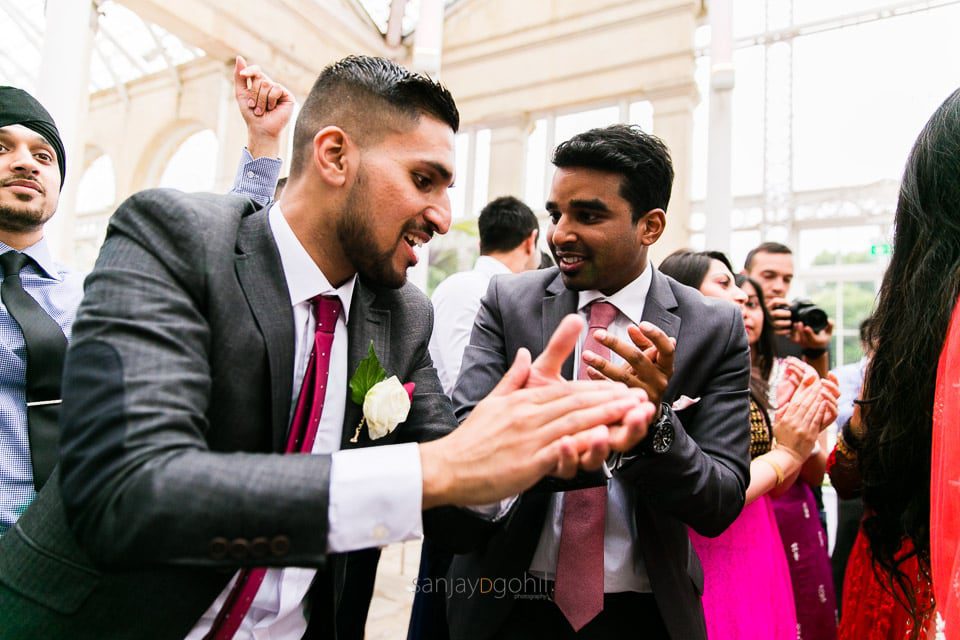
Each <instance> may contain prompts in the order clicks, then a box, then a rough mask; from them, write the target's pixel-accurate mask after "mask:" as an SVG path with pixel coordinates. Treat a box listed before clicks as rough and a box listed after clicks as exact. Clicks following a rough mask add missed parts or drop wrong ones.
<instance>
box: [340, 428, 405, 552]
mask: <svg viewBox="0 0 960 640" xmlns="http://www.w3.org/2000/svg"><path fill="white" fill-rule="evenodd" d="M422 505H423V474H422V470H421V468H420V446H419V445H418V444H417V443H409V444H401V445H391V446H386V447H367V448H363V449H346V450H343V451H337V452H335V453H334V454H333V456H332V464H331V467H330V506H329V512H328V522H329V526H330V530H329V532H328V535H327V548H328V551H329V552H330V553H344V552H347V551H356V550H357V549H368V548H371V547H382V546H384V545H387V544H391V543H393V542H402V541H404V540H412V539H415V538H420V537H421V536H422V535H423V518H422V516H421V510H422Z"/></svg>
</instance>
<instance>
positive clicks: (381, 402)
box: [350, 342, 416, 443]
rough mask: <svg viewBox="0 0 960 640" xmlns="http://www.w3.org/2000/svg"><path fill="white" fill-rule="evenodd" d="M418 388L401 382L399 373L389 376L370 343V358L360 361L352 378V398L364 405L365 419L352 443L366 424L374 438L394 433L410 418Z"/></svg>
mask: <svg viewBox="0 0 960 640" xmlns="http://www.w3.org/2000/svg"><path fill="white" fill-rule="evenodd" d="M415 388H416V384H414V383H413V382H408V383H406V384H401V383H400V380H398V379H397V376H391V377H390V378H387V372H386V371H384V369H383V367H382V366H380V361H379V360H378V359H377V354H376V352H375V351H374V350H373V342H371V343H370V349H369V350H368V352H367V357H366V358H364V359H363V360H361V361H360V364H359V365H358V366H357V370H356V372H355V373H354V374H353V377H352V378H351V379H350V397H351V399H352V400H353V401H354V402H355V403H356V404H358V405H360V406H361V407H363V418H361V420H360V424H358V425H357V430H356V432H355V433H354V434H353V437H352V438H351V439H350V442H353V443H356V442H358V440H359V438H360V431H361V430H362V429H363V425H364V423H366V425H367V433H368V434H369V436H370V439H371V440H378V439H380V438H382V437H384V436H385V435H388V434H389V433H391V432H393V430H394V429H396V428H397V425H398V424H400V423H401V422H403V421H404V420H406V419H407V415H409V413H410V406H411V405H412V403H413V391H414V389H415Z"/></svg>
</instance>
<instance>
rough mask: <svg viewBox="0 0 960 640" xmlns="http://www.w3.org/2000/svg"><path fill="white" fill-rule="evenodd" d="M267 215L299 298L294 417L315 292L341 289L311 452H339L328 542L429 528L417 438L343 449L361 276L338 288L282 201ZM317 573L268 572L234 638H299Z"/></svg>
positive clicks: (360, 543)
mask: <svg viewBox="0 0 960 640" xmlns="http://www.w3.org/2000/svg"><path fill="white" fill-rule="evenodd" d="M269 222H270V229H271V231H272V232H273V236H274V239H275V240H276V242H277V249H278V250H279V252H280V262H281V263H282V265H283V273H284V276H285V278H286V281H287V288H288V290H289V292H290V302H291V304H292V305H293V322H294V354H295V356H294V368H293V375H294V380H293V383H294V384H293V398H292V400H291V411H290V414H291V416H292V414H293V407H294V406H295V405H296V402H297V398H298V396H299V394H300V385H301V383H302V382H303V376H304V373H305V371H306V367H307V361H308V360H309V357H310V351H311V349H312V348H313V336H314V331H315V328H316V320H315V318H314V317H313V313H312V311H311V304H310V299H311V298H313V297H314V296H317V295H335V296H337V297H338V298H340V302H341V304H342V305H343V313H342V314H340V316H339V318H338V319H337V326H336V328H335V329H334V334H333V348H332V350H331V353H330V372H329V377H328V382H327V389H326V395H325V396H324V405H323V415H322V417H321V419H320V426H319V429H318V431H317V439H316V441H315V442H314V444H313V453H315V454H320V453H332V454H333V455H332V456H331V458H332V464H331V469H330V504H329V508H328V521H329V530H328V532H327V549H328V551H330V552H331V553H341V552H346V551H355V550H357V549H366V548H369V547H377V546H383V545H386V544H389V543H392V542H400V541H403V540H411V539H414V538H419V537H421V536H422V535H423V523H422V520H421V507H422V491H423V480H422V475H421V469H420V449H419V445H417V444H416V443H410V444H401V445H392V446H384V447H369V448H364V449H352V450H346V451H338V450H339V448H340V439H341V434H342V432H343V416H344V411H345V405H344V400H345V398H346V391H347V379H348V375H349V374H350V372H348V371H347V323H348V321H349V313H350V302H351V301H352V300H353V290H354V286H355V283H356V276H354V277H353V278H351V279H349V280H348V281H347V282H345V283H344V284H343V285H341V286H340V287H338V288H334V287H333V286H332V285H331V284H330V283H329V281H328V280H327V278H326V277H325V276H324V275H323V272H321V271H320V269H319V268H318V267H317V265H316V263H315V262H314V261H313V259H311V258H310V256H309V254H307V251H306V249H304V248H303V245H302V244H301V243H300V241H299V240H298V239H297V237H296V236H295V235H294V233H293V230H292V229H291V228H290V225H288V224H287V221H286V219H285V218H284V217H283V213H282V212H281V211H280V206H279V205H278V204H274V205H273V207H271V209H270V213H269ZM315 574H316V570H315V569H301V568H285V569H280V568H276V569H270V570H269V571H267V574H266V577H265V578H264V580H263V584H262V585H261V586H260V590H259V591H258V592H257V596H256V598H254V600H253V604H252V605H251V606H250V611H249V612H248V613H247V615H246V617H245V618H244V619H243V622H242V624H241V626H240V628H239V629H238V630H237V633H236V635H235V636H234V638H236V639H237V640H241V639H245V640H268V639H269V640H281V639H282V640H287V639H290V640H294V639H299V638H300V637H301V636H302V635H303V634H304V632H305V631H306V628H307V621H306V618H305V617H304V613H303V603H304V600H305V598H306V595H307V592H308V591H309V589H310V583H311V582H312V581H313V577H314V575H315ZM235 581H236V576H234V579H233V580H231V581H230V584H228V585H227V588H226V589H224V590H223V592H222V593H221V594H220V595H219V596H218V597H217V599H216V600H215V601H214V603H213V604H212V605H211V606H210V608H209V609H207V611H206V612H205V613H204V614H203V616H201V618H200V620H199V621H198V622H197V624H196V626H195V627H194V628H193V629H192V630H191V631H190V633H189V634H188V635H187V639H188V640H200V639H201V638H203V636H204V635H206V633H207V632H208V631H209V630H210V627H211V626H212V624H213V621H214V620H215V619H216V617H217V614H219V612H220V609H221V608H222V607H223V603H224V601H225V600H226V597H227V595H228V594H229V593H230V590H231V589H232V588H233V584H234V582H235Z"/></svg>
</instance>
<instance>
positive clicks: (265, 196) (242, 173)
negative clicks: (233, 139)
mask: <svg viewBox="0 0 960 640" xmlns="http://www.w3.org/2000/svg"><path fill="white" fill-rule="evenodd" d="M281 166H283V161H282V160H280V158H254V157H253V156H252V155H250V152H249V151H248V150H247V148H246V147H244V148H243V151H242V152H241V153H240V164H239V165H238V166H237V175H236V177H235V178H234V179H233V187H232V188H231V189H230V193H236V194H238V195H242V196H246V197H248V198H250V199H251V200H253V201H254V202H256V203H257V204H259V205H262V206H266V205H267V204H269V203H270V202H271V201H272V200H273V193H274V191H275V190H276V188H277V180H278V179H279V178H280V167H281Z"/></svg>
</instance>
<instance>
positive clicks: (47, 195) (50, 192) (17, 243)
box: [0, 87, 66, 275]
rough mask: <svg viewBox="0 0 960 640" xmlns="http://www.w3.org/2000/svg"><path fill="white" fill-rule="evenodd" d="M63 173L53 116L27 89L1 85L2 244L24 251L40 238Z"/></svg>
mask: <svg viewBox="0 0 960 640" xmlns="http://www.w3.org/2000/svg"><path fill="white" fill-rule="evenodd" d="M65 175H66V159H65V155H64V149H63V142H62V141H61V140H60V133H59V131H57V125H56V123H54V121H53V118H52V117H51V116H50V114H49V113H48V112H47V110H46V109H44V108H43V105H41V104H40V103H39V102H37V100H36V99H35V98H34V97H33V96H31V95H30V94H29V93H27V92H26V91H23V90H22V89H17V88H15V87H0V242H3V243H5V244H6V245H7V246H8V247H10V248H13V249H17V250H23V249H25V248H26V247H30V246H32V245H35V244H37V243H38V242H39V241H40V240H41V238H42V237H43V225H44V223H45V222H46V221H47V220H49V219H50V217H51V216H52V215H53V214H54V212H55V211H56V210H57V203H58V201H59V199H60V190H61V189H62V188H63V179H64V177H65ZM40 266H44V265H42V264H41V265H40ZM50 266H51V268H52V265H50ZM51 275H52V274H51Z"/></svg>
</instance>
